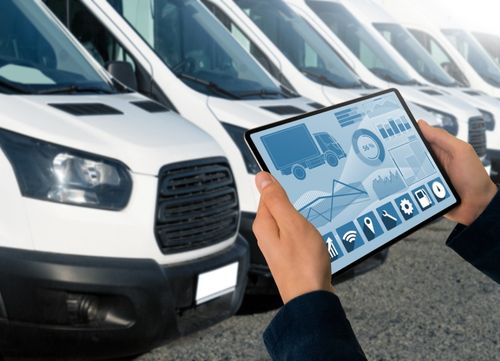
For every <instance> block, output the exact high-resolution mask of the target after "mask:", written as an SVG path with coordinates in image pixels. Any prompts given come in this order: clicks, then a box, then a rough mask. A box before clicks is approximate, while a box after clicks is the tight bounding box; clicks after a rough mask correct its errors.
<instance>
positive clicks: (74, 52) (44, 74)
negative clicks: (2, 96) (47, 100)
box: [0, 0, 115, 94]
mask: <svg viewBox="0 0 500 361" xmlns="http://www.w3.org/2000/svg"><path fill="white" fill-rule="evenodd" d="M114 91H115V89H114V87H113V85H112V84H111V82H110V80H108V79H107V78H105V76H104V75H103V74H100V73H98V71H97V70H96V69H94V68H93V67H92V66H91V65H90V63H89V62H88V61H87V59H86V58H85V57H84V56H83V54H82V53H81V52H80V51H79V50H78V48H77V47H76V46H75V45H74V44H73V42H72V41H71V39H70V38H69V37H67V36H66V34H65V33H64V31H63V30H62V28H61V27H60V26H59V25H58V24H57V23H55V22H54V21H53V20H52V19H51V17H50V16H49V15H48V13H47V12H46V10H45V9H44V8H43V5H40V3H38V2H35V1H23V0H17V1H16V0H2V1H0V92H5V93H26V94H49V93H54V94H55V93H76V92H84V93H85V92H88V93H111V92H114Z"/></svg>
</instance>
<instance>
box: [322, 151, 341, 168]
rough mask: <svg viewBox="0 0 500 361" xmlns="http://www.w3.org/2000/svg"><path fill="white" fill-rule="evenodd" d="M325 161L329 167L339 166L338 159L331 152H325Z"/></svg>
mask: <svg viewBox="0 0 500 361" xmlns="http://www.w3.org/2000/svg"><path fill="white" fill-rule="evenodd" d="M325 160H326V162H327V163H328V165H329V166H331V167H336V166H338V165H339V159H338V158H337V156H336V155H335V153H333V152H326V153H325Z"/></svg>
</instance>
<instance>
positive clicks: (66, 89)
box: [36, 84, 113, 94]
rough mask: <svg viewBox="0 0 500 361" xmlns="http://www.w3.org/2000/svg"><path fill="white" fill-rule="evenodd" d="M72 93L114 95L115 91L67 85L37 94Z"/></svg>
mask: <svg viewBox="0 0 500 361" xmlns="http://www.w3.org/2000/svg"><path fill="white" fill-rule="evenodd" d="M71 93H101V94H113V91H111V90H107V89H104V88H101V87H95V86H81V85H75V84H72V85H67V86H61V87H56V88H48V89H42V90H39V91H37V92H36V94H71Z"/></svg>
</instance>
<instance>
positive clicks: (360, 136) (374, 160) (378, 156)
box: [352, 129, 385, 166]
mask: <svg viewBox="0 0 500 361" xmlns="http://www.w3.org/2000/svg"><path fill="white" fill-rule="evenodd" d="M352 145H353V147H354V151H355V152H356V154H357V155H358V157H359V158H360V159H361V160H362V161H363V162H365V163H366V164H368V165H371V166H377V165H380V164H382V163H383V162H384V159H385V150H384V146H383V145H382V142H381V141H380V139H379V138H378V137H377V136H376V135H375V134H374V133H373V132H371V131H369V130H368V129H358V130H356V131H355V132H354V134H353V136H352Z"/></svg>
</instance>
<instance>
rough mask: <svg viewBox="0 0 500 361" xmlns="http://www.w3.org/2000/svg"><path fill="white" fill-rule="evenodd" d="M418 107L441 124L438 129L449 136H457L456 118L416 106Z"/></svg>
mask: <svg viewBox="0 0 500 361" xmlns="http://www.w3.org/2000/svg"><path fill="white" fill-rule="evenodd" d="M418 106H419V107H421V108H424V109H425V110H426V111H428V112H429V113H431V114H432V115H433V116H434V117H435V118H436V119H437V121H438V122H439V123H441V126H440V128H443V129H444V130H446V131H447V132H448V133H450V134H451V135H455V136H456V135H457V134H458V122H457V118H455V117H454V116H453V115H451V114H448V113H445V112H441V111H439V110H436V109H433V108H429V107H426V106H423V105H420V104H418Z"/></svg>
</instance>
